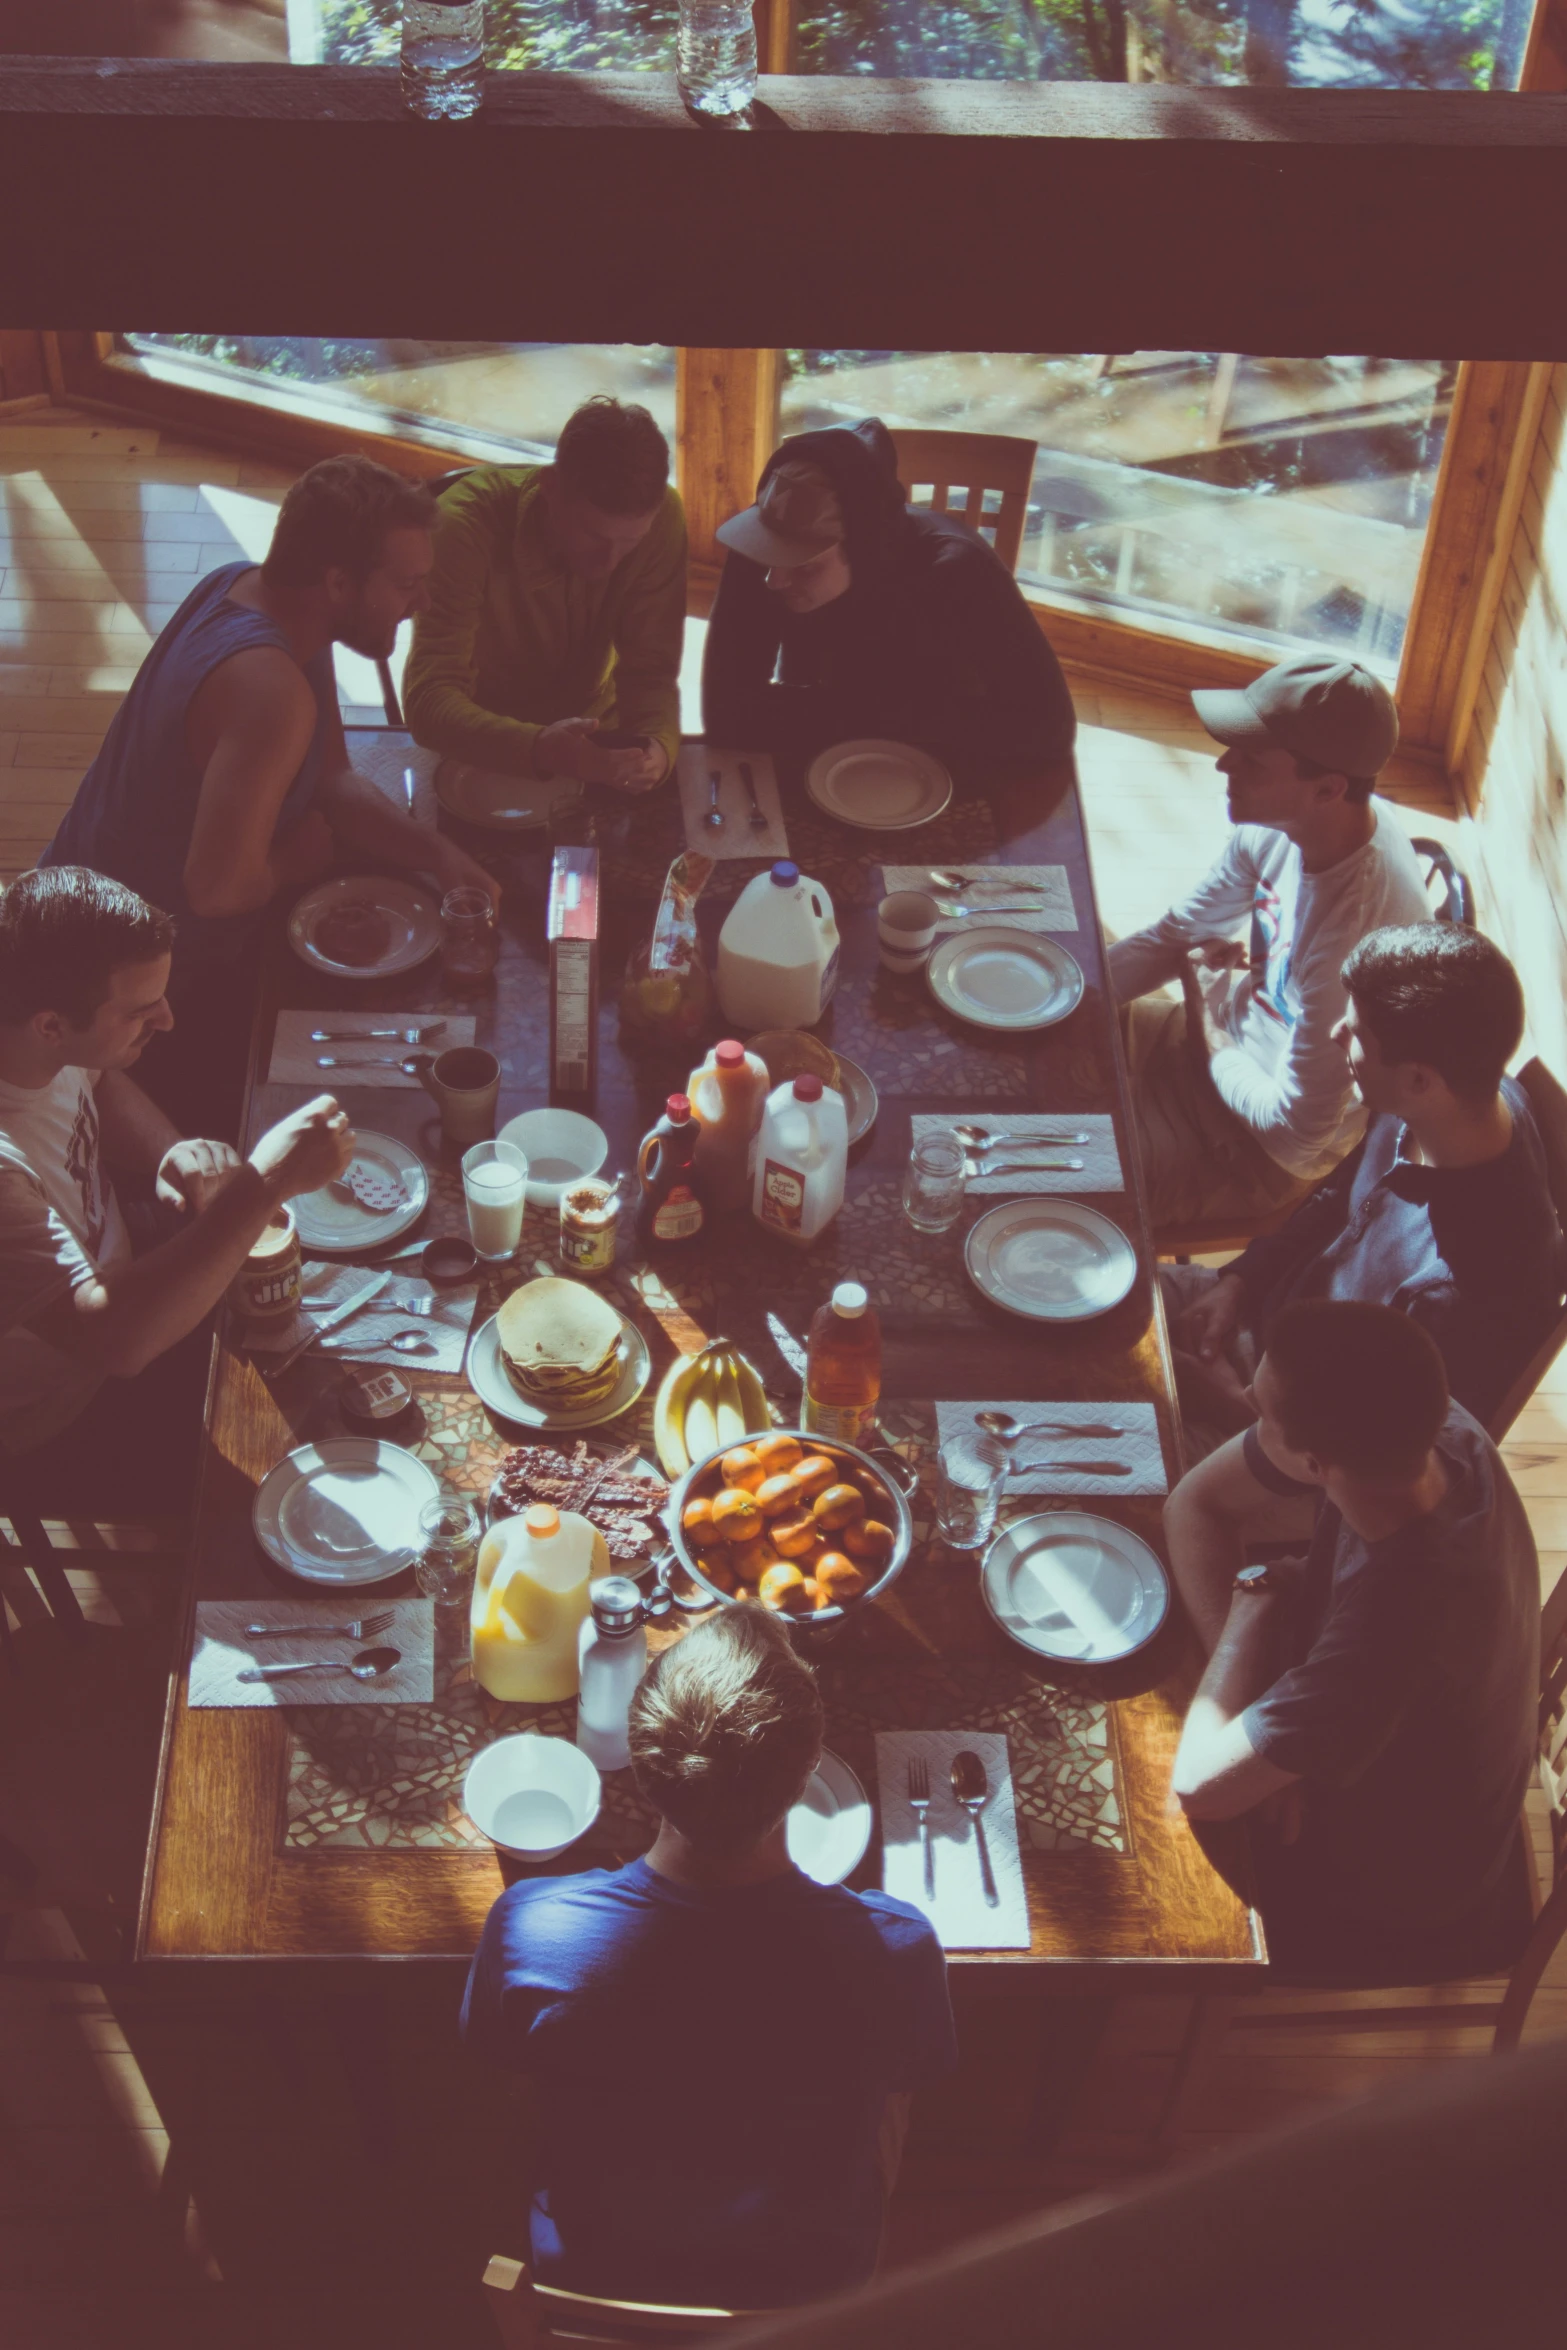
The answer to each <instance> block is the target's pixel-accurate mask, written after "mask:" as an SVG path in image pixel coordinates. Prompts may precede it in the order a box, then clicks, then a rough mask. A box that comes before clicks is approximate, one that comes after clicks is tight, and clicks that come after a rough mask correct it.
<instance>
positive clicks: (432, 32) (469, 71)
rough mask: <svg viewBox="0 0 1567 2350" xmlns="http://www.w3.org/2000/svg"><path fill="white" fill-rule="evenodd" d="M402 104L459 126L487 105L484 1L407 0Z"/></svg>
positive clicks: (428, 117) (413, 111) (429, 119)
mask: <svg viewBox="0 0 1567 2350" xmlns="http://www.w3.org/2000/svg"><path fill="white" fill-rule="evenodd" d="M402 66H403V104H404V105H405V106H406V107H407V109H408V111H409V113H410V114H421V115H423V116H424V118H425V120H426V121H427V122H456V121H460V120H461V119H462V117H463V116H464V115H469V114H477V113H478V111H479V108H480V107H481V106H482V104H483V103H484V0H403V49H402Z"/></svg>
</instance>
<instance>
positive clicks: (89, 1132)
mask: <svg viewBox="0 0 1567 2350" xmlns="http://www.w3.org/2000/svg"><path fill="white" fill-rule="evenodd" d="M65 1171H66V1173H67V1174H68V1175H69V1176H70V1178H71V1181H72V1182H73V1183H74V1184H75V1185H76V1188H77V1190H78V1191H79V1192H80V1193H81V1195H82V1229H83V1231H84V1232H85V1233H86V1235H87V1253H88V1255H89V1256H90V1257H98V1256H101V1255H102V1253H103V1236H104V1231H105V1228H106V1226H107V1224H108V1217H107V1216H106V1215H105V1214H104V1208H103V1183H102V1180H101V1178H100V1175H99V1159H98V1104H97V1102H96V1101H95V1100H94V1098H93V1090H92V1087H91V1086H90V1085H84V1086H83V1087H82V1092H81V1099H80V1101H79V1102H78V1103H77V1106H76V1117H75V1119H74V1121H73V1123H72V1126H71V1139H70V1141H69V1142H68V1143H67V1144H66V1146H65Z"/></svg>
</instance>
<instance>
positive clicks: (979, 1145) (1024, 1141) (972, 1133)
mask: <svg viewBox="0 0 1567 2350" xmlns="http://www.w3.org/2000/svg"><path fill="white" fill-rule="evenodd" d="M952 1132H953V1133H954V1134H955V1135H956V1136H957V1138H958V1140H959V1142H961V1143H966V1144H967V1145H968V1147H969V1149H970V1150H976V1151H993V1150H999V1148H1000V1147H1001V1145H1002V1144H1003V1143H1004V1142H1011V1143H1016V1144H1017V1146H1018V1148H1019V1149H1020V1150H1021V1149H1024V1148H1026V1147H1027V1145H1028V1144H1029V1143H1033V1142H1042V1143H1048V1144H1052V1145H1053V1144H1055V1143H1058V1142H1087V1141H1088V1139H1089V1137H1088V1134H1087V1132H1086V1130H1080V1131H1078V1132H1075V1133H1072V1134H1068V1133H1066V1132H1065V1131H1064V1130H1063V1131H1060V1132H1058V1131H1057V1130H1056V1129H1055V1128H1054V1127H1048V1128H1047V1129H1046V1131H1045V1132H1044V1133H1043V1134H992V1132H991V1130H990V1128H989V1127H988V1126H967V1125H962V1124H958V1125H955V1126H954V1127H953V1128H952Z"/></svg>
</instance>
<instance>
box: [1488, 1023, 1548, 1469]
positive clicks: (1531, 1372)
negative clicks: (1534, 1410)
mask: <svg viewBox="0 0 1567 2350" xmlns="http://www.w3.org/2000/svg"><path fill="white" fill-rule="evenodd" d="M1518 1082H1519V1084H1520V1085H1521V1086H1522V1087H1523V1089H1524V1092H1525V1093H1526V1094H1527V1095H1528V1097H1529V1107H1530V1108H1531V1109H1532V1110H1533V1112H1534V1122H1535V1124H1536V1125H1537V1126H1538V1128H1539V1130H1540V1141H1541V1143H1542V1144H1543V1146H1544V1149H1545V1174H1546V1181H1547V1182H1548V1183H1549V1185H1550V1187H1551V1198H1552V1199H1553V1200H1554V1201H1555V1203H1556V1213H1557V1215H1558V1216H1559V1217H1560V1219H1561V1223H1562V1228H1563V1230H1564V1231H1567V1093H1564V1092H1563V1090H1562V1088H1561V1087H1560V1086H1559V1085H1558V1084H1557V1082H1556V1080H1555V1078H1554V1077H1553V1076H1552V1075H1551V1073H1550V1071H1549V1069H1547V1067H1546V1066H1545V1063H1544V1062H1543V1061H1542V1060H1539V1059H1535V1060H1533V1061H1527V1062H1525V1064H1524V1066H1523V1067H1522V1068H1521V1069H1520V1070H1519V1072H1518ZM1558 1302H1559V1303H1560V1301H1558ZM1564 1345H1567V1306H1562V1308H1561V1310H1560V1311H1559V1312H1558V1313H1557V1316H1556V1319H1555V1321H1554V1322H1553V1323H1552V1324H1551V1327H1550V1329H1549V1330H1548V1331H1547V1332H1546V1334H1545V1336H1544V1337H1543V1338H1542V1339H1541V1341H1540V1343H1539V1345H1538V1346H1537V1347H1536V1348H1535V1350H1534V1353H1533V1354H1532V1355H1531V1356H1530V1357H1529V1360H1528V1361H1527V1363H1525V1365H1524V1367H1523V1369H1522V1370H1521V1371H1520V1372H1519V1374H1518V1376H1517V1378H1516V1379H1515V1380H1514V1381H1513V1384H1512V1386H1511V1387H1510V1388H1509V1389H1508V1391H1507V1393H1506V1394H1505V1395H1504V1396H1503V1398H1502V1400H1501V1402H1500V1403H1499V1404H1498V1405H1497V1407H1496V1410H1495V1411H1494V1412H1493V1413H1492V1415H1491V1420H1490V1426H1489V1430H1488V1433H1489V1435H1490V1437H1491V1441H1492V1442H1493V1443H1494V1444H1500V1443H1501V1441H1502V1438H1503V1437H1504V1436H1505V1435H1506V1433H1507V1431H1508V1429H1509V1428H1510V1427H1511V1426H1512V1424H1513V1422H1514V1421H1515V1420H1516V1419H1517V1417H1518V1415H1519V1413H1520V1412H1521V1411H1522V1410H1523V1408H1524V1405H1525V1404H1526V1403H1527V1402H1528V1401H1529V1399H1530V1397H1531V1396H1532V1395H1533V1393H1534V1391H1535V1389H1536V1388H1537V1387H1538V1386H1539V1384H1540V1381H1541V1380H1542V1379H1543V1378H1544V1377H1545V1374H1546V1372H1547V1371H1548V1370H1549V1369H1550V1367H1551V1365H1552V1363H1554V1362H1555V1360H1556V1358H1557V1356H1558V1355H1559V1354H1560V1352H1561V1350H1562V1348H1563V1346H1564Z"/></svg>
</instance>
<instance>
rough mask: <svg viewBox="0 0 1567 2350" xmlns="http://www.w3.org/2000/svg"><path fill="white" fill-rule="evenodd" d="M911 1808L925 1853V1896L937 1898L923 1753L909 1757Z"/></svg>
mask: <svg viewBox="0 0 1567 2350" xmlns="http://www.w3.org/2000/svg"><path fill="white" fill-rule="evenodd" d="M909 1809H910V1811H911V1812H912V1813H913V1814H914V1817H915V1818H916V1819H917V1820H918V1821H919V1824H920V1844H921V1846H922V1847H923V1849H924V1853H925V1898H926V1900H927V1901H934V1900H935V1898H936V1856H935V1854H934V1852H933V1851H932V1850H931V1843H930V1817H929V1814H930V1770H929V1766H928V1765H927V1763H926V1761H925V1757H924V1756H923V1755H922V1754H916V1755H912V1756H911V1757H910V1759H909Z"/></svg>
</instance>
